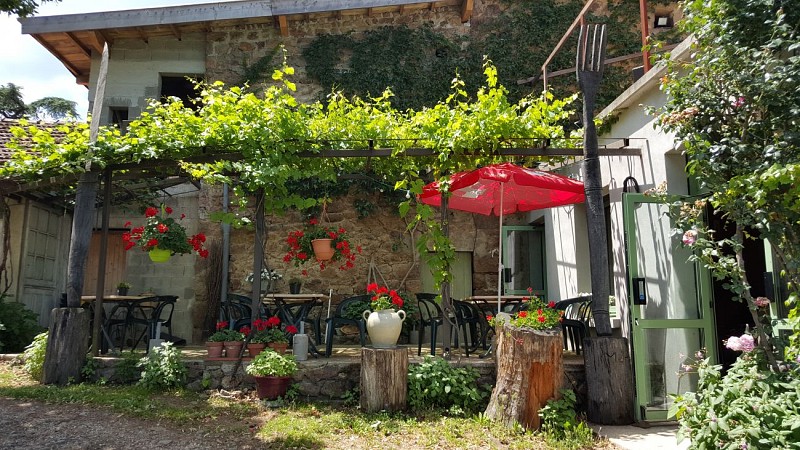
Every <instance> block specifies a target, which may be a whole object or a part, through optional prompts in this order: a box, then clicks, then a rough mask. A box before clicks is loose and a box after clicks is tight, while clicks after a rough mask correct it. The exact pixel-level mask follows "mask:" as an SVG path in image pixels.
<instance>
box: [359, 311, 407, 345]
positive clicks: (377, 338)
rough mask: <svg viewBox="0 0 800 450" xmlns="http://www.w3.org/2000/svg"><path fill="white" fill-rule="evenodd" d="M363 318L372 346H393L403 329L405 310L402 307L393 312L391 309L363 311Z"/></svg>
mask: <svg viewBox="0 0 800 450" xmlns="http://www.w3.org/2000/svg"><path fill="white" fill-rule="evenodd" d="M363 315H364V320H366V321H367V334H369V340H370V341H371V342H372V346H373V347H375V348H393V347H396V346H397V338H399V337H400V331H401V330H402V329H403V321H404V320H406V312H405V311H403V310H402V309H401V310H399V311H397V312H395V311H394V310H393V309H383V310H380V311H374V312H369V311H364V314H363Z"/></svg>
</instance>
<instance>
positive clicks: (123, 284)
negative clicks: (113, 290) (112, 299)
mask: <svg viewBox="0 0 800 450" xmlns="http://www.w3.org/2000/svg"><path fill="white" fill-rule="evenodd" d="M131 287H132V286H131V284H130V283H128V282H127V281H120V282H119V284H118V285H117V295H128V289H130V288H131Z"/></svg>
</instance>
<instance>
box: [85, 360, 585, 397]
mask: <svg viewBox="0 0 800 450" xmlns="http://www.w3.org/2000/svg"><path fill="white" fill-rule="evenodd" d="M94 360H95V363H96V364H97V370H96V372H95V380H97V379H99V378H101V377H103V378H104V379H106V380H108V381H110V382H113V383H119V382H130V381H131V380H122V379H120V376H119V374H118V371H117V367H118V365H119V362H120V361H122V359H121V358H95V359H94ZM419 361H421V358H417V357H414V358H412V360H411V361H410V363H411V364H414V363H418V362H419ZM185 364H186V367H187V368H188V370H189V379H188V385H187V386H188V388H189V389H191V390H196V391H201V390H206V389H226V390H232V389H254V387H255V384H254V380H253V378H252V377H251V376H249V375H246V374H245V373H244V368H245V367H246V366H247V362H243V363H242V366H241V367H240V368H239V371H238V372H237V376H234V375H233V368H234V364H235V363H234V361H203V360H189V361H186V362H185ZM450 364H452V365H453V366H455V367H465V366H471V367H474V368H475V370H477V371H478V374H479V378H478V381H477V384H478V385H489V386H494V383H495V363H494V359H478V358H460V359H457V360H453V361H451V362H450ZM298 365H299V367H300V370H299V371H298V372H297V373H296V374H295V376H294V380H293V382H294V383H295V385H296V387H297V390H298V393H299V394H300V397H301V399H303V400H307V401H322V402H326V401H339V400H341V399H342V397H343V396H344V395H345V394H347V393H349V392H355V391H356V390H357V389H358V386H359V382H360V377H361V362H360V359H359V358H358V357H347V358H319V359H310V360H307V361H299V362H298ZM137 378H138V377H137ZM562 387H563V388H564V389H573V390H575V393H576V395H577V397H578V404H579V405H585V404H586V374H585V371H584V366H583V360H582V358H581V359H576V360H565V362H564V379H563V381H562Z"/></svg>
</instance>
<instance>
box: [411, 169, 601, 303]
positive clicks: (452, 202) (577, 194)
mask: <svg viewBox="0 0 800 450" xmlns="http://www.w3.org/2000/svg"><path fill="white" fill-rule="evenodd" d="M450 192H451V195H450V197H449V198H448V200H447V206H448V208H452V209H456V210H459V211H467V212H473V213H478V214H484V215H487V216H488V215H491V214H492V213H494V214H495V215H497V216H499V217H500V231H501V233H500V243H499V249H500V253H499V255H502V254H503V233H502V230H503V215H505V214H511V213H515V212H518V211H533V210H536V209H544V208H552V207H555V206H563V205H571V204H574V203H582V202H583V201H584V199H585V195H584V188H583V183H581V182H580V181H576V180H573V179H571V178H567V177H565V176H563V175H558V174H555V173H552V172H544V171H541V170H536V169H528V168H525V167H520V166H517V165H514V164H511V163H503V164H494V165H490V166H486V167H481V168H479V169H475V170H472V171H469V172H459V173H457V174H455V175H453V176H452V177H450ZM418 198H419V201H421V202H422V203H425V204H428V205H433V206H441V204H442V194H441V193H440V192H439V183H438V182H434V183H429V184H427V185H425V187H424V188H423V189H422V194H420V195H419V197H418ZM502 274H503V261H502V259H500V261H499V264H498V280H497V310H498V312H500V295H501V291H502V288H501V282H502V281H501V280H502Z"/></svg>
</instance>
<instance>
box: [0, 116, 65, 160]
mask: <svg viewBox="0 0 800 450" xmlns="http://www.w3.org/2000/svg"><path fill="white" fill-rule="evenodd" d="M31 124H33V125H36V126H39V127H55V126H57V125H58V124H56V123H48V122H31ZM16 126H19V121H17V120H9V119H2V120H0V164H4V163H6V162H7V161H8V160H9V159H10V158H11V154H12V153H13V152H14V150H11V149H10V148H8V144H9V143H10V142H11V140H12V138H13V137H14V136H13V135H12V134H11V127H16ZM53 135H54V136H55V137H56V139H58V137H59V135H62V136H63V133H61V132H60V131H55V132H54V133H53ZM20 144H21V145H22V147H25V148H30V147H31V146H32V143H31V142H30V141H29V140H24V141H21V142H20Z"/></svg>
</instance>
